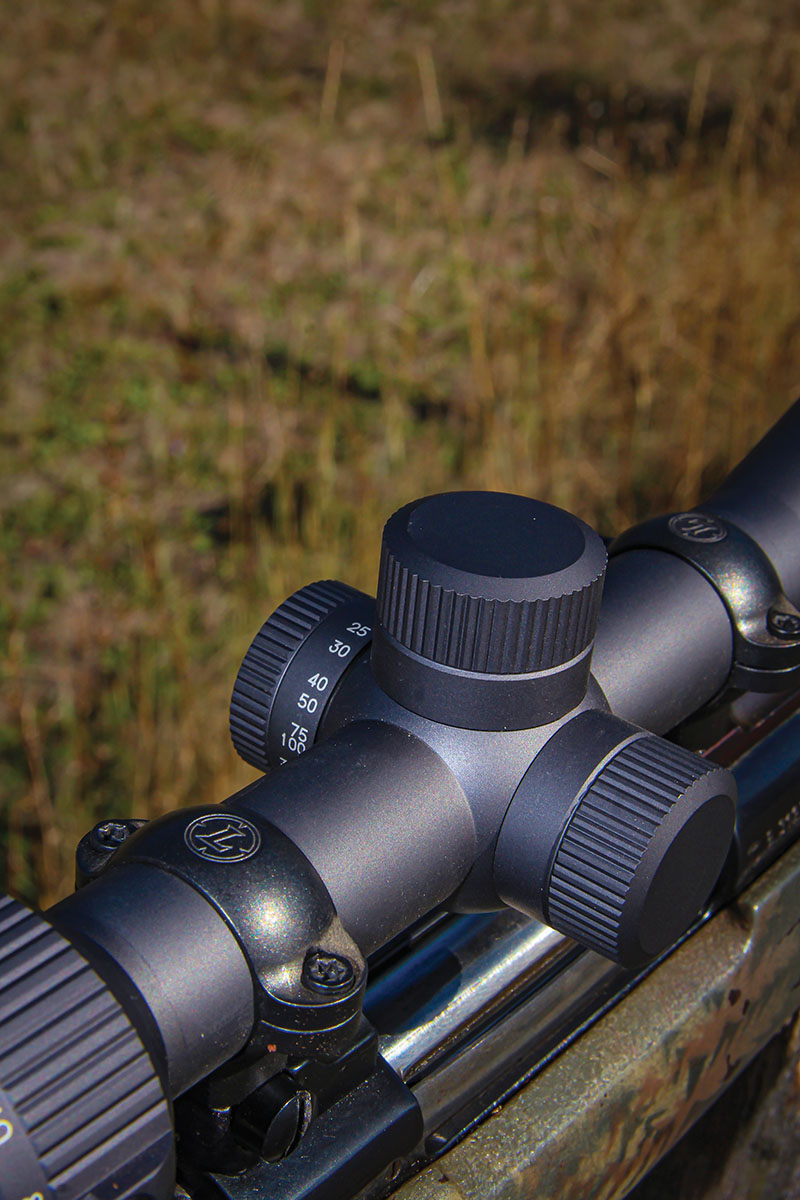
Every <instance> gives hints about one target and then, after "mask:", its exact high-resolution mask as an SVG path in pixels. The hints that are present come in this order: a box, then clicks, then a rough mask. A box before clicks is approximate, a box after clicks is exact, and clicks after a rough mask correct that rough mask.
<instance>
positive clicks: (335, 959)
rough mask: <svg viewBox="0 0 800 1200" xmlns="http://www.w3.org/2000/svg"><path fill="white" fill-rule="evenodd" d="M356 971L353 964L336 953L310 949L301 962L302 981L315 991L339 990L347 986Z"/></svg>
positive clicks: (349, 984)
mask: <svg viewBox="0 0 800 1200" xmlns="http://www.w3.org/2000/svg"><path fill="white" fill-rule="evenodd" d="M355 976H356V973H355V970H354V969H353V964H352V963H351V962H350V960H349V959H347V958H341V957H340V956H339V955H338V954H327V953H326V952H325V951H324V950H310V951H309V953H308V954H307V955H306V961H305V963H304V964H303V983H304V984H305V985H306V987H307V988H311V989H312V990H313V991H315V992H328V993H330V992H341V991H344V990H345V988H349V987H350V986H351V985H352V983H353V980H354V979H355Z"/></svg>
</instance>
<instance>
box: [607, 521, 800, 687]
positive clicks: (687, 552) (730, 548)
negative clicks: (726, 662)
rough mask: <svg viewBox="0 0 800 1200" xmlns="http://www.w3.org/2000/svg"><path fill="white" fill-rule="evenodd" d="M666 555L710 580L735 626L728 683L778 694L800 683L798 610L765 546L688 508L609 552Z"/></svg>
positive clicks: (632, 533) (642, 528) (631, 534)
mask: <svg viewBox="0 0 800 1200" xmlns="http://www.w3.org/2000/svg"><path fill="white" fill-rule="evenodd" d="M627 550H661V551H664V552H666V553H667V554H673V555H675V556H676V557H677V558H682V559H683V560H684V562H686V563H688V564H689V565H690V566H692V567H694V568H695V569H696V570H697V571H699V572H700V573H701V574H702V575H705V577H706V579H707V580H708V581H709V583H710V584H711V585H712V586H713V587H714V589H715V590H716V592H717V594H718V595H719V597H720V599H721V600H722V603H723V604H724V605H725V608H726V609H727V611H728V615H729V616H730V619H731V625H732V627H733V665H732V668H731V674H730V676H729V679H728V686H731V687H736V688H741V689H743V690H745V691H754V692H778V691H782V690H783V689H784V688H788V687H790V686H792V685H793V684H794V683H796V681H797V680H798V679H800V611H798V610H797V609H796V608H795V606H794V605H793V604H792V603H791V601H790V600H789V599H788V598H787V597H786V595H785V594H784V591H783V585H782V584H781V581H780V578H779V576H778V573H777V571H776V570H775V568H774V566H773V565H772V563H771V561H770V559H769V558H768V557H767V555H766V554H765V553H764V551H763V550H762V549H761V547H760V546H759V545H758V544H757V543H756V542H755V541H754V540H753V538H751V537H750V536H749V534H747V533H745V532H744V530H743V529H740V528H739V526H738V525H734V524H733V522H732V521H729V520H727V519H726V520H723V519H722V517H719V516H717V515H716V514H715V513H713V512H709V511H705V510H704V511H699V510H695V509H693V510H690V511H688V512H679V513H673V514H672V515H671V516H665V517H655V518H653V519H652V520H649V521H644V522H643V523H642V524H641V525H636V526H634V528H633V529H629V530H627V532H625V533H623V534H621V535H620V536H619V537H618V538H616V539H615V540H614V541H613V542H612V543H611V546H610V549H609V555H610V556H612V557H613V556H616V555H617V554H621V553H623V552H624V551H627Z"/></svg>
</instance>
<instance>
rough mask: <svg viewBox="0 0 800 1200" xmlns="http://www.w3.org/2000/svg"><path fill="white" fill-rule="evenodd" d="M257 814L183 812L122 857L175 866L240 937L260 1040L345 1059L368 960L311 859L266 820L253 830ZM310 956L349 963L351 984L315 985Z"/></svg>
mask: <svg viewBox="0 0 800 1200" xmlns="http://www.w3.org/2000/svg"><path fill="white" fill-rule="evenodd" d="M253 815H254V814H251V813H250V812H248V811H247V810H245V811H244V812H242V810H241V808H239V807H238V806H237V805H235V804H233V803H232V802H231V801H229V802H228V804H227V805H226V806H225V807H224V808H210V807H209V808H189V809H181V810H180V811H178V812H174V813H170V814H168V815H167V816H165V817H161V818H159V819H158V820H157V821H151V822H150V823H149V824H148V825H146V826H145V827H144V828H143V829H141V830H139V832H138V833H136V834H135V835H134V836H133V837H131V838H129V839H128V840H127V841H126V842H125V845H124V847H123V849H122V850H121V851H120V861H121V862H122V863H130V864H133V863H137V864H142V865H143V866H153V867H156V868H157V867H159V866H161V865H162V864H168V867H169V871H170V874H171V876H172V877H179V878H182V879H184V880H185V881H186V883H187V884H190V885H191V887H192V888H193V889H194V890H195V891H196V892H197V893H200V894H201V895H202V896H203V897H204V898H205V899H206V901H207V902H208V905H209V908H210V909H211V911H212V912H214V913H215V914H216V915H217V916H218V919H221V920H223V921H224V922H225V926H226V927H227V928H230V929H234V930H235V931H236V938H237V941H238V942H239V944H240V946H241V948H242V950H243V952H244V954H245V956H246V958H247V961H248V964H249V971H248V976H249V979H248V983H249V988H248V990H249V991H251V992H252V987H253V983H255V985H256V1006H255V1007H256V1016H257V1018H258V1022H259V1027H258V1031H257V1037H258V1040H259V1041H260V1042H269V1043H271V1044H274V1045H275V1046H276V1047H277V1050H278V1051H279V1052H281V1053H285V1054H298V1053H310V1054H314V1053H315V1051H317V1050H320V1051H321V1052H324V1053H325V1054H326V1055H327V1054H331V1053H333V1052H334V1051H335V1052H336V1053H341V1051H342V1050H343V1049H344V1048H345V1046H346V1044H347V1038H348V1034H349V1030H350V1027H351V1026H352V1025H355V1026H357V1025H358V1022H359V1019H360V1013H361V992H362V991H363V988H364V984H365V982H366V967H365V963H364V959H363V957H362V955H361V953H360V951H359V949H358V947H357V946H356V945H355V943H354V942H353V941H352V939H351V938H349V937H348V936H347V934H346V933H345V932H344V930H343V929H342V926H341V923H340V922H339V920H338V918H337V916H336V910H335V909H334V907H333V904H332V902H331V898H330V896H329V895H328V892H327V890H326V888H325V885H324V883H323V882H322V880H321V879H320V877H319V874H318V873H317V871H316V870H315V869H314V867H312V865H311V863H310V862H309V861H308V859H307V858H305V856H304V855H303V854H302V852H301V851H300V850H299V849H298V848H297V846H296V845H295V844H294V843H293V842H292V841H290V840H289V838H287V837H285V836H284V834H282V833H281V832H280V830H278V829H276V828H275V827H274V826H272V825H269V824H267V823H266V822H265V821H264V819H263V817H262V816H260V815H259V816H257V817H256V823H255V824H254V823H253V820H252V816H253ZM115 869H116V868H115ZM312 954H320V955H328V956H333V957H335V958H338V959H341V960H342V962H343V963H347V964H348V966H349V968H350V970H349V973H348V983H347V986H346V987H343V988H340V989H338V990H336V991H332V990H329V991H327V992H321V991H319V990H318V989H313V988H311V987H309V986H308V983H307V980H306V972H307V963H308V959H309V956H310V955H312ZM243 998H244V993H243V997H242V999H243ZM240 1004H241V1001H240ZM207 1020H208V1018H207ZM348 1023H349V1024H348ZM219 1024H220V1020H219V1017H217V1018H216V1019H215V1020H214V1021H213V1023H212V1022H211V1021H209V1023H208V1025H207V1028H206V1036H207V1037H208V1036H209V1035H213V1034H214V1033H215V1032H216V1028H217V1026H218V1025H219ZM248 1032H249V1031H248Z"/></svg>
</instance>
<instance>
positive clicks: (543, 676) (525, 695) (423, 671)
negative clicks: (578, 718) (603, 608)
mask: <svg viewBox="0 0 800 1200" xmlns="http://www.w3.org/2000/svg"><path fill="white" fill-rule="evenodd" d="M590 662H591V646H588V647H587V648H586V649H585V650H582V651H581V653H580V654H578V655H577V656H576V657H575V658H573V659H571V660H570V661H569V662H567V663H562V664H561V665H560V666H558V667H553V668H551V669H550V670H547V671H531V672H529V673H528V674H526V675H486V674H478V673H477V672H476V671H460V670H457V669H456V668H454V667H445V666H442V665H441V664H440V663H431V662H428V661H427V660H426V659H424V658H422V656H421V655H418V654H412V652H411V651H410V650H406V649H405V648H404V647H403V646H401V645H400V643H399V642H397V641H395V640H394V639H393V638H390V637H389V635H388V634H387V633H385V631H384V630H383V629H381V627H380V626H378V627H377V629H376V630H375V636H374V638H373V653H372V669H373V674H374V675H375V679H376V681H377V683H378V684H379V686H380V687H381V688H382V689H383V691H385V692H386V694H387V695H388V696H392V698H393V699H395V700H397V701H398V702H399V703H401V704H402V705H403V707H404V708H408V709H409V710H410V711H411V712H414V713H417V714H418V715H419V716H423V717H428V718H430V719H431V720H436V721H440V722H441V723H442V724H446V725H455V726H457V727H458V728H460V729H486V730H497V731H503V732H505V731H507V730H509V729H532V728H534V727H538V726H541V725H548V724H550V722H551V721H555V720H557V719H558V718H559V717H563V715H564V713H565V712H569V711H570V710H571V709H573V708H575V707H576V706H577V705H578V704H580V702H581V700H582V699H583V697H584V696H585V694H586V689H587V687H588V686H589V666H590ZM444 717H446V718H447V719H446V720H444Z"/></svg>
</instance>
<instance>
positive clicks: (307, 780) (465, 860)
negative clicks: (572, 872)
mask: <svg viewBox="0 0 800 1200" xmlns="http://www.w3.org/2000/svg"><path fill="white" fill-rule="evenodd" d="M228 803H229V804H233V805H235V807H236V809H237V811H239V812H245V811H246V812H250V813H254V814H257V815H258V816H259V817H261V818H262V819H265V820H268V821H270V822H271V823H272V824H273V825H275V826H277V828H278V829H280V830H282V831H283V833H285V834H286V835H287V837H289V838H291V840H292V841H293V842H294V843H295V844H296V845H297V846H299V847H300V849H301V850H302V851H303V853H304V854H305V856H306V857H307V858H308V859H309V860H310V861H311V862H313V863H314V865H315V867H316V869H317V871H318V872H319V874H320V876H321V878H322V880H323V881H324V883H325V886H326V887H327V889H328V891H329V892H330V895H331V897H332V899H333V902H334V905H335V906H336V911H337V913H338V914H339V917H340V919H341V921H342V924H343V925H344V927H345V929H346V930H347V931H348V933H349V934H350V935H351V937H353V938H354V940H355V941H356V942H357V943H358V945H359V947H360V948H361V950H362V952H364V953H365V954H370V953H371V952H372V951H373V950H375V949H376V948H377V947H378V946H380V945H382V944H383V943H384V942H386V941H388V940H389V939H390V938H391V937H393V936H394V935H395V934H396V933H399V932H400V930H401V929H404V928H405V927H406V926H407V925H409V924H410V923H411V922H412V921H413V920H415V919H416V918H417V917H420V916H422V915H424V913H426V912H428V911H430V909H431V908H434V907H435V906H436V905H437V904H441V903H442V901H444V900H446V899H447V897H448V896H449V895H450V894H451V893H452V892H453V891H455V889H456V888H457V887H458V885H459V884H460V883H461V882H462V880H463V879H464V877H465V875H466V873H467V871H468V870H469V868H470V866H471V865H472V861H473V858H474V854H475V831H474V825H473V821H472V815H471V813H470V809H469V806H468V804H467V801H466V798H465V796H464V793H463V790H462V788H461V786H460V785H459V783H458V781H457V779H456V778H455V776H454V775H453V774H452V772H451V771H450V770H449V769H448V767H447V766H446V765H445V763H444V762H443V761H442V760H441V758H439V756H438V755H436V754H435V753H434V752H433V750H431V749H430V748H429V747H428V746H426V745H425V743H424V742H422V741H421V740H420V739H419V738H417V737H415V736H413V735H412V734H410V733H407V732H405V731H404V730H400V729H397V728H394V727H393V726H391V725H387V724H383V723H380V722H372V721H362V722H358V723H355V724H353V725H348V726H347V727H346V728H345V729H343V730H342V731H341V732H340V733H338V734H337V735H335V736H333V737H331V738H329V739H328V740H326V741H324V742H322V743H321V744H320V746H319V747H318V749H316V750H315V751H314V753H313V754H309V755H307V756H305V757H304V758H303V759H301V760H300V761H299V762H297V763H291V764H289V765H288V766H286V767H283V768H281V770H280V771H279V772H276V773H275V775H273V776H271V777H270V778H269V779H261V780H257V781H256V782H255V783H254V784H251V785H250V787H249V788H246V789H245V790H244V791H243V792H239V793H238V794H237V795H236V796H234V797H232V798H231V800H230V801H228Z"/></svg>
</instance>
